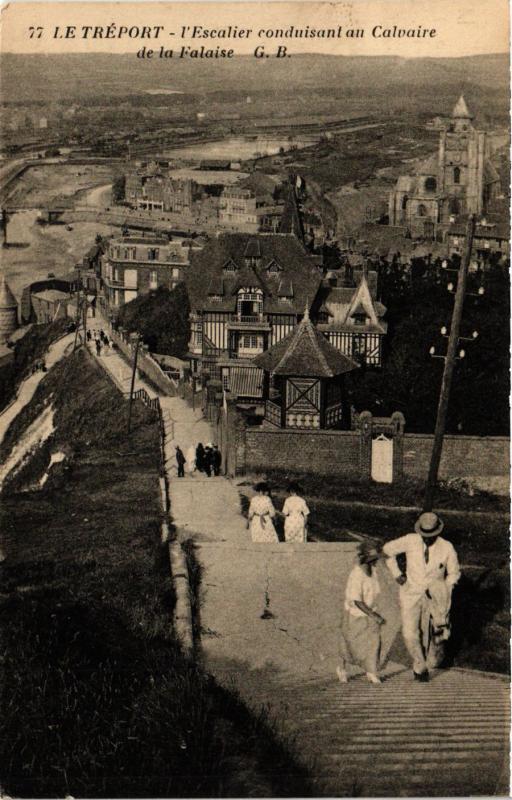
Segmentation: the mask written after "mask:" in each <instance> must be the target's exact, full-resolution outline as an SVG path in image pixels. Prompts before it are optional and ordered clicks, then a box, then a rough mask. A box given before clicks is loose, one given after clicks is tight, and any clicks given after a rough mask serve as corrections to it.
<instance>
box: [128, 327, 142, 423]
mask: <svg viewBox="0 0 512 800" xmlns="http://www.w3.org/2000/svg"><path fill="white" fill-rule="evenodd" d="M139 344H140V335H139V334H137V341H136V342H135V353H134V355H133V369H132V382H131V384H130V404H129V407H128V433H130V430H131V427H132V404H133V389H134V387H135V375H136V374H137V359H138V357H139Z"/></svg>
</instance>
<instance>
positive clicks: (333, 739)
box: [242, 669, 510, 797]
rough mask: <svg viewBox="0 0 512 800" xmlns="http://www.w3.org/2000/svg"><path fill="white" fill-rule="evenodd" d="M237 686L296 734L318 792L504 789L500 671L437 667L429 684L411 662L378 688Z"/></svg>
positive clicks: (506, 711) (504, 696)
mask: <svg viewBox="0 0 512 800" xmlns="http://www.w3.org/2000/svg"><path fill="white" fill-rule="evenodd" d="M242 693H243V695H244V696H246V699H247V700H248V701H249V697H250V698H252V699H251V700H250V702H251V704H252V705H253V706H258V703H259V704H260V705H261V704H264V705H265V706H267V707H269V708H270V709H271V711H270V713H271V715H273V716H275V718H276V719H277V721H278V722H277V724H278V726H279V728H280V729H281V730H282V732H283V733H284V734H285V736H288V737H291V738H292V739H293V740H294V741H295V747H296V749H298V751H299V752H300V754H301V758H303V759H304V760H305V762H306V763H307V764H308V765H309V766H310V768H311V769H312V772H313V775H314V776H315V780H316V783H317V788H318V794H319V795H323V796H332V797H335V796H363V797H391V796H396V797H418V796H421V797H428V796H432V797H435V796H469V795H505V796H508V794H509V752H510V750H509V728H510V705H509V687H508V683H507V681H506V680H505V679H504V678H501V677H499V676H490V675H485V674H483V673H478V672H473V671H464V670H457V669H453V670H439V671H438V672H437V673H435V674H434V675H433V676H432V680H431V682H430V683H429V684H418V683H414V682H413V680H412V677H411V673H410V672H409V670H407V671H401V672H399V673H395V674H394V675H392V676H390V677H389V678H388V679H387V680H386V681H385V682H384V683H383V684H382V685H381V686H372V685H370V684H367V683H366V681H365V680H364V679H363V678H356V679H354V680H353V681H350V683H348V684H346V685H341V684H338V683H337V682H336V680H335V678H321V679H318V680H313V681H309V682H296V683H290V684H289V685H288V686H285V685H283V684H282V683H281V682H280V684H279V685H276V686H275V687H272V686H271V685H268V684H267V686H265V687H264V686H261V683H260V685H259V687H258V685H257V683H256V682H255V683H254V684H253V683H252V681H251V680H250V679H249V680H248V681H247V682H246V683H245V688H243V689H242Z"/></svg>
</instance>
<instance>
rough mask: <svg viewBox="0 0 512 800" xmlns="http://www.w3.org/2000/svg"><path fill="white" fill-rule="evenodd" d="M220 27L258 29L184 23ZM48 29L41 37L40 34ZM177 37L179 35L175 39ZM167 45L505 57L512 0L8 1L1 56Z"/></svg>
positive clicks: (0, 40)
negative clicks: (330, 35) (290, 32)
mask: <svg viewBox="0 0 512 800" xmlns="http://www.w3.org/2000/svg"><path fill="white" fill-rule="evenodd" d="M113 23H114V24H115V25H116V29H117V30H118V29H119V28H120V26H126V27H132V26H134V27H135V26H139V27H141V26H144V25H146V26H158V25H160V26H163V27H164V31H163V32H162V33H161V34H160V36H159V39H158V41H153V42H149V41H147V40H144V41H141V40H140V39H137V38H135V39H132V38H122V39H119V38H114V39H108V40H105V39H94V40H93V39H87V40H84V39H83V38H75V39H58V38H57V39H56V38H54V32H55V26H60V31H62V29H63V26H66V25H71V26H76V28H77V29H79V31H80V29H81V26H84V25H92V26H103V27H104V29H105V30H106V28H107V26H109V25H112V24H113ZM193 25H202V26H203V28H207V29H209V28H220V27H225V26H228V25H232V26H238V28H244V29H251V30H252V34H251V36H250V37H249V38H243V39H236V40H233V39H231V40H226V39H222V40H215V41H213V40H206V39H195V40H194V42H192V41H191V40H190V39H189V38H181V28H182V26H193ZM292 25H293V26H295V27H296V28H305V26H306V25H309V26H310V28H311V27H316V28H333V27H336V28H337V26H341V27H342V36H341V38H336V39H296V38H294V39H293V40H290V39H280V38H279V37H277V38H272V39H270V40H269V39H266V38H264V37H263V38H260V37H258V35H257V34H258V31H260V30H261V29H262V28H263V29H265V30H267V29H275V28H278V29H284V30H286V29H289V28H290V26H292ZM393 25H396V26H397V27H399V28H404V29H410V28H418V27H419V26H421V27H422V28H423V29H427V30H432V29H435V31H436V35H435V36H434V37H430V36H429V37H427V38H419V39H418V38H400V39H399V38H383V37H381V36H373V35H372V29H373V28H374V27H376V26H381V28H379V29H378V32H381V31H382V28H391V27H392V26H393ZM38 27H41V28H42V32H41V38H37V36H38V32H37V30H34V32H33V37H32V38H30V29H31V28H34V29H37V28H38ZM354 28H358V29H364V36H363V37H362V38H347V37H346V31H347V29H354ZM173 33H174V35H172V34H173ZM144 44H146V45H147V46H151V47H159V46H160V45H161V44H164V45H165V47H170V46H171V44H172V45H173V46H175V47H176V46H178V45H179V46H181V45H183V44H185V45H192V44H193V46H194V47H198V46H201V45H205V46H207V47H215V46H217V44H220V45H221V46H222V47H233V48H234V49H235V52H236V53H252V52H254V48H255V47H256V46H257V45H259V44H265V46H266V47H267V48H270V47H272V48H274V49H275V47H276V46H277V45H279V44H288V46H289V50H290V51H291V52H292V54H293V53H301V52H302V53H303V52H316V53H332V54H338V55H360V56H371V55H374V56H378V55H398V56H402V57H404V58H410V57H456V56H467V55H477V54H485V53H505V52H507V51H508V48H509V6H508V2H507V0H355V2H341V3H310V2H304V1H302V2H294V3H288V2H278V1H277V0H274V2H266V3H263V2H250V3H246V2H245V3H242V2H230V3H218V2H215V1H213V2H197V3H196V2H181V3H165V2H164V3H154V2H138V3H131V2H120V3H108V2H88V3H81V2H56V1H55V2H51V3H48V2H23V1H22V0H15V2H11V3H4V5H3V6H2V13H1V31H0V47H1V50H2V52H16V53H73V52H86V53H94V52H112V53H126V52H133V53H135V52H136V51H137V50H139V49H140V48H141V47H142V45H144Z"/></svg>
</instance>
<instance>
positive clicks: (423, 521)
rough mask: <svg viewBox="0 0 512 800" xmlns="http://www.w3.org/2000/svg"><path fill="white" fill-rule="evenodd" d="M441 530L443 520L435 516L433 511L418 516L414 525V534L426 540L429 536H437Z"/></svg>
mask: <svg viewBox="0 0 512 800" xmlns="http://www.w3.org/2000/svg"><path fill="white" fill-rule="evenodd" d="M443 528H444V522H443V520H442V519H441V517H438V516H437V514H434V512H433V511H425V512H424V513H423V514H420V516H419V517H418V519H417V520H416V522H415V523H414V530H415V531H416V533H419V534H420V536H425V537H427V538H428V537H430V536H439V534H440V533H441V531H442V530H443Z"/></svg>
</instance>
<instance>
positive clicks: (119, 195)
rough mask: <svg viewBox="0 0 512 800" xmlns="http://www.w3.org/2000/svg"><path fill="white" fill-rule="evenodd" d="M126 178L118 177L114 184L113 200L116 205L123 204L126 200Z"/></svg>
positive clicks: (123, 176)
mask: <svg viewBox="0 0 512 800" xmlns="http://www.w3.org/2000/svg"><path fill="white" fill-rule="evenodd" d="M125 190H126V176H125V175H118V176H117V178H114V182H113V184H112V200H113V202H114V203H121V202H122V201H123V200H124V199H125Z"/></svg>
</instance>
